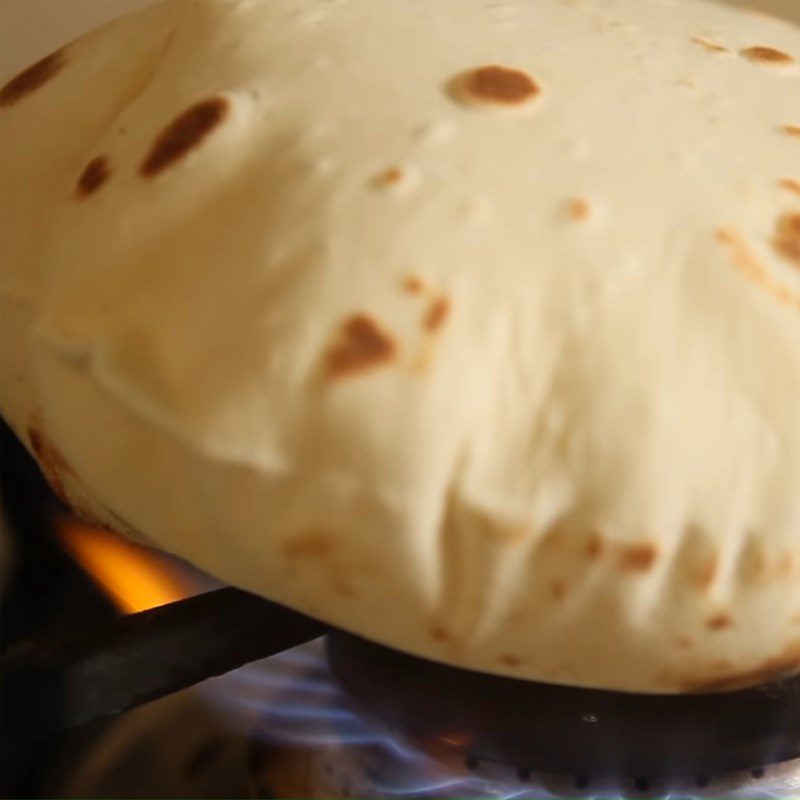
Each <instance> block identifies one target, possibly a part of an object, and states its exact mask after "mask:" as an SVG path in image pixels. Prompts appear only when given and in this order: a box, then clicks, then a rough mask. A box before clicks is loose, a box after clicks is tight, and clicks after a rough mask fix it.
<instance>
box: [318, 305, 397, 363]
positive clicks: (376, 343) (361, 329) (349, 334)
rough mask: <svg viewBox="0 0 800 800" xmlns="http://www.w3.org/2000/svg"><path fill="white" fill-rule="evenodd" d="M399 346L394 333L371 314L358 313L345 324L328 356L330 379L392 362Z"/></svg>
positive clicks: (326, 358) (326, 360)
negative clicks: (392, 334) (384, 327)
mask: <svg viewBox="0 0 800 800" xmlns="http://www.w3.org/2000/svg"><path fill="white" fill-rule="evenodd" d="M396 349H397V348H396V346H395V343H394V341H393V340H392V338H391V336H389V334H387V333H385V332H384V331H382V330H381V329H380V328H379V327H378V325H377V324H376V323H375V322H374V321H373V320H372V319H371V318H370V317H368V316H367V315H366V314H356V315H355V316H353V317H351V318H350V319H349V320H347V321H346V322H345V323H344V325H343V326H342V329H341V331H340V333H339V338H338V341H337V342H336V343H335V344H334V346H333V347H332V348H331V349H330V350H329V351H328V353H327V355H326V356H325V369H326V372H327V375H328V377H329V378H348V377H352V376H354V375H357V374H359V373H361V372H364V371H365V370H368V369H372V368H375V367H378V366H380V365H381V364H385V363H387V362H388V361H391V360H392V359H393V358H394V356H395V352H396Z"/></svg>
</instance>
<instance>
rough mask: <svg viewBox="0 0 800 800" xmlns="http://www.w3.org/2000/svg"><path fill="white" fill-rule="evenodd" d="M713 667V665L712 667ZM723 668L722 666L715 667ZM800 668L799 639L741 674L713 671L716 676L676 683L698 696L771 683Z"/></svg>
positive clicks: (724, 670) (722, 670) (685, 690)
mask: <svg viewBox="0 0 800 800" xmlns="http://www.w3.org/2000/svg"><path fill="white" fill-rule="evenodd" d="M712 666H714V665H712ZM717 666H719V667H723V666H724V665H722V664H720V665H717ZM798 667H800V639H796V640H795V641H793V642H790V643H789V644H788V645H787V646H786V647H785V648H784V649H783V650H782V651H781V652H780V653H779V654H778V655H776V656H774V657H773V658H768V659H766V660H765V661H763V662H762V663H761V664H759V665H758V666H756V667H754V668H753V669H749V670H744V671H742V672H728V674H721V673H725V672H727V669H719V670H715V671H716V672H718V674H717V675H710V676H707V677H704V678H689V679H686V680H681V681H678V686H679V688H680V689H681V690H682V691H684V692H689V693H695V694H700V693H704V692H724V691H729V690H732V689H741V688H744V687H746V686H756V685H758V684H762V683H771V682H772V681H776V680H779V679H780V678H783V677H784V676H786V675H789V674H791V673H792V672H794V671H795V670H796V669H797V668H798Z"/></svg>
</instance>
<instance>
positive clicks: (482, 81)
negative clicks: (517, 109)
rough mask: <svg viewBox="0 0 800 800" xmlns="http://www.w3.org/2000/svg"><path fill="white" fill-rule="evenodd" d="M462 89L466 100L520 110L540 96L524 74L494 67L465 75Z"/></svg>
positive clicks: (481, 68)
mask: <svg viewBox="0 0 800 800" xmlns="http://www.w3.org/2000/svg"><path fill="white" fill-rule="evenodd" d="M461 89H462V93H463V94H464V95H465V97H466V99H467V100H469V101H471V102H473V103H476V104H478V105H491V106H521V105H524V104H525V103H528V102H530V101H531V100H533V99H534V98H535V97H536V96H537V95H538V94H539V93H540V92H541V89H540V87H539V84H538V83H536V81H535V80H534V79H533V78H532V77H531V76H530V75H528V74H527V73H526V72H523V71H522V70H521V69H513V68H511V67H503V66H500V65H497V64H493V65H490V66H486V67H478V68H477V69H474V70H472V71H470V72H468V73H467V74H466V75H464V76H463V78H462V80H461Z"/></svg>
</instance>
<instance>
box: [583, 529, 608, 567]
mask: <svg viewBox="0 0 800 800" xmlns="http://www.w3.org/2000/svg"><path fill="white" fill-rule="evenodd" d="M605 549H606V545H605V542H604V541H603V537H602V536H601V535H600V534H599V533H593V534H592V535H591V537H590V538H589V542H588V544H587V545H586V557H587V558H588V559H589V560H591V561H596V560H597V559H598V558H601V557H602V555H603V553H604V552H605Z"/></svg>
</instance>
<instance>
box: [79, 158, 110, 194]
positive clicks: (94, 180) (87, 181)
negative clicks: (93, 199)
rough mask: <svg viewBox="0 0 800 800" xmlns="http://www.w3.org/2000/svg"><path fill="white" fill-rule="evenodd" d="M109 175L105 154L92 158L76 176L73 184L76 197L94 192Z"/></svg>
mask: <svg viewBox="0 0 800 800" xmlns="http://www.w3.org/2000/svg"><path fill="white" fill-rule="evenodd" d="M110 177H111V166H110V165H109V163H108V159H107V158H106V157H105V156H98V157H97V158H93V159H92V160H91V161H90V162H89V163H88V164H87V165H86V168H85V169H84V170H83V172H82V173H81V176H80V178H78V183H77V185H76V186H75V194H76V196H77V197H80V198H84V197H89V195H92V194H94V193H95V192H96V191H97V190H98V189H99V188H100V187H101V186H103V184H104V183H105V182H106V181H107V180H108V179H109V178H110Z"/></svg>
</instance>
